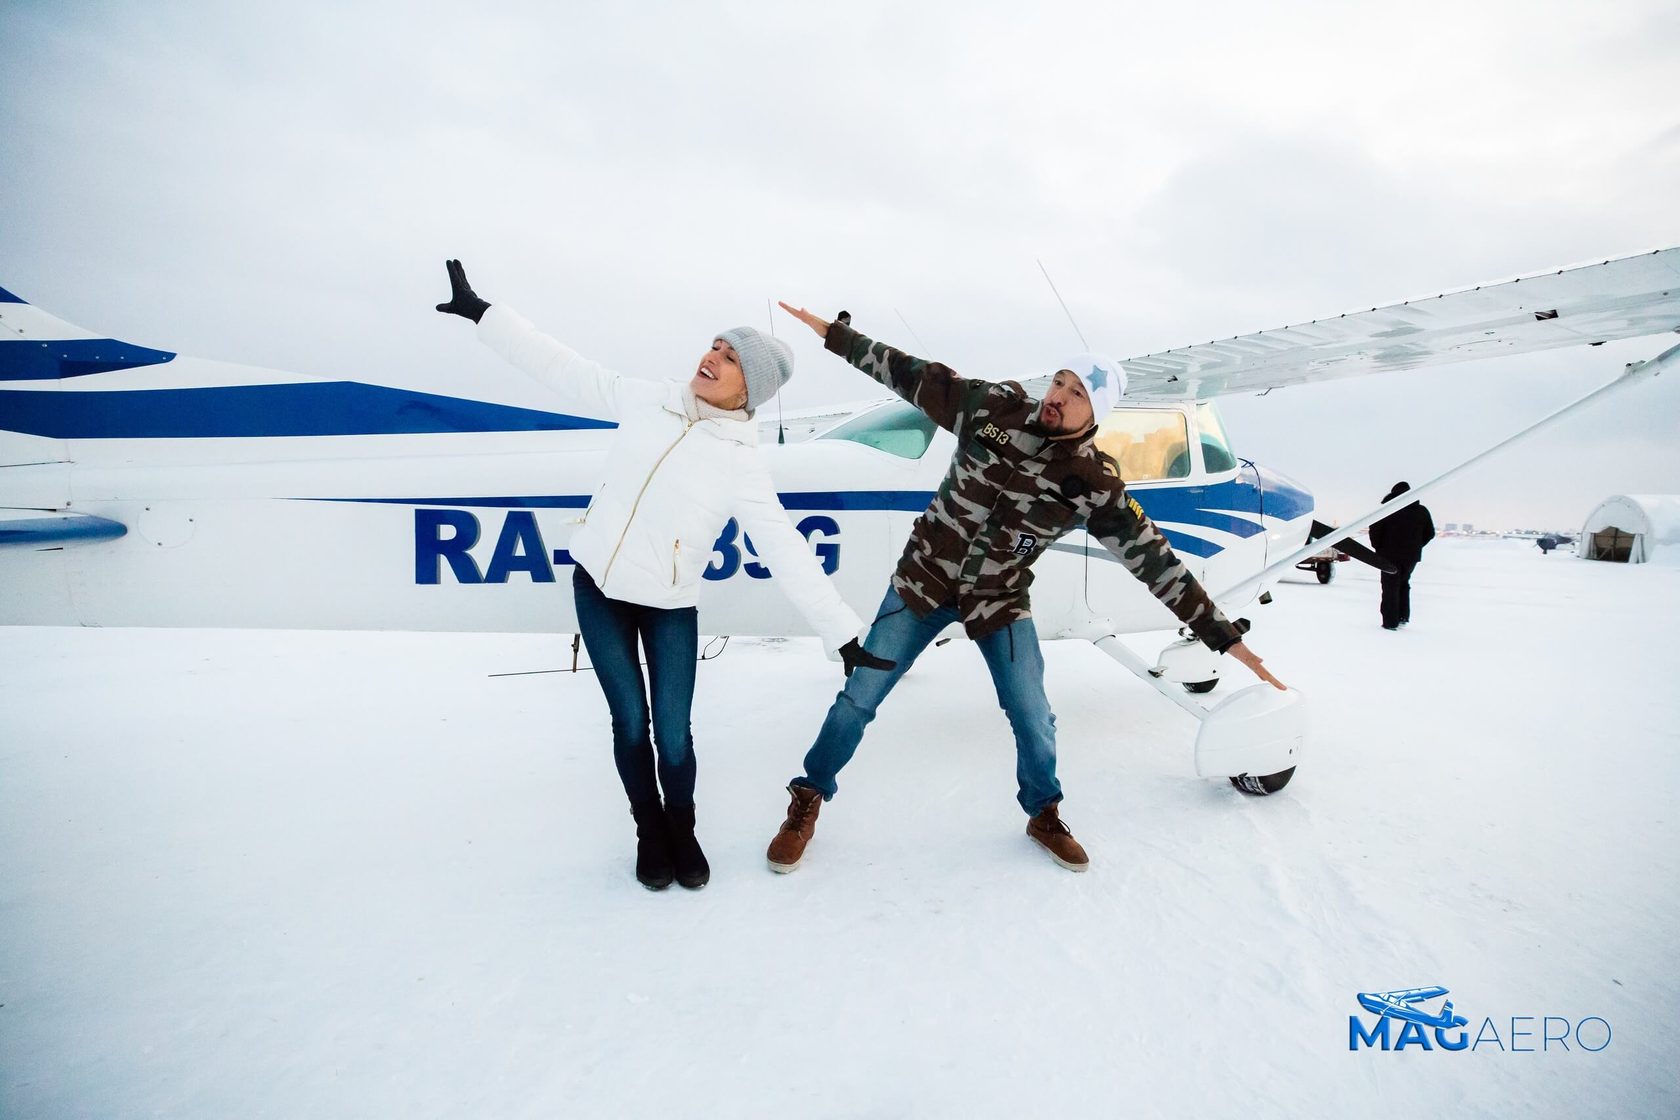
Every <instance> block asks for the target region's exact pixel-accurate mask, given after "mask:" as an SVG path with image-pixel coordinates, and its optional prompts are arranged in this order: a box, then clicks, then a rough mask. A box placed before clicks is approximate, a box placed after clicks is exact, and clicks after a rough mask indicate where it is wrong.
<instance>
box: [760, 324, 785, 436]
mask: <svg viewBox="0 0 1680 1120" xmlns="http://www.w3.org/2000/svg"><path fill="white" fill-rule="evenodd" d="M764 314H765V315H767V316H768V317H769V319H770V337H771V338H775V337H776V311H775V308H774V307H772V306H771V304H770V301H769V300H768V299H766V300H765V301H764ZM776 442H777V443H786V442H787V429H786V428H784V427H782V395H781V394H780V393H777V394H776Z"/></svg>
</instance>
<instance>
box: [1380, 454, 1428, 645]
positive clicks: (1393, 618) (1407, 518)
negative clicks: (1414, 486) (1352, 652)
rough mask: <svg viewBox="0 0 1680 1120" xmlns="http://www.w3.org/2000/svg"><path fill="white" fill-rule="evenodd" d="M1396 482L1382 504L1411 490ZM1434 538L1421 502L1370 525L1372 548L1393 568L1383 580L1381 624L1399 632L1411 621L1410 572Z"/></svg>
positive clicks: (1405, 485) (1401, 508)
mask: <svg viewBox="0 0 1680 1120" xmlns="http://www.w3.org/2000/svg"><path fill="white" fill-rule="evenodd" d="M1410 489H1411V486H1410V485H1409V484H1408V483H1404V482H1396V483H1395V484H1394V489H1392V490H1390V491H1389V492H1388V497H1386V498H1384V499H1383V501H1384V502H1388V501H1392V500H1393V499H1394V498H1395V497H1396V496H1397V495H1400V494H1404V493H1405V492H1406V491H1408V490H1410ZM1434 539H1435V522H1434V521H1433V520H1432V519H1431V518H1430V516H1429V511H1428V510H1427V509H1425V508H1424V507H1423V506H1422V505H1421V504H1420V503H1418V502H1413V503H1412V504H1411V505H1409V506H1401V507H1400V508H1399V509H1397V510H1395V511H1394V512H1393V513H1391V514H1389V515H1388V516H1387V517H1385V518H1383V519H1382V520H1381V521H1378V522H1376V523H1375V524H1373V525H1372V526H1371V549H1372V551H1374V552H1375V553H1376V554H1377V555H1378V556H1381V557H1382V558H1383V559H1384V560H1387V561H1389V562H1390V563H1392V564H1393V565H1394V573H1393V574H1392V575H1390V574H1389V573H1387V572H1384V573H1383V577H1382V625H1383V629H1384V630H1398V629H1400V627H1402V626H1404V625H1406V623H1408V622H1410V621H1411V620H1412V569H1413V568H1415V567H1417V566H1418V561H1419V560H1421V559H1423V546H1424V545H1426V544H1428V543H1429V542H1430V541H1432V540H1434Z"/></svg>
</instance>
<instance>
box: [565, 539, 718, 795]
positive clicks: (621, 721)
mask: <svg viewBox="0 0 1680 1120" xmlns="http://www.w3.org/2000/svg"><path fill="white" fill-rule="evenodd" d="M572 596H573V599H574V600H575V601H576V603H577V617H578V630H579V632H580V633H582V635H583V644H584V647H585V648H586V649H588V650H589V659H590V660H591V661H593V662H594V663H595V679H596V680H598V681H600V682H601V691H602V692H604V693H605V694H606V697H607V708H608V710H609V711H611V713H612V732H613V761H614V762H616V763H617V764H618V776H619V779H620V780H621V781H622V782H623V783H624V792H625V794H627V795H628V796H629V798H630V804H632V805H645V804H648V803H650V802H651V803H653V804H658V802H659V791H660V789H661V788H663V789H664V790H665V804H666V805H668V806H672V807H676V808H681V807H686V806H689V805H692V804H694V772H695V763H694V736H693V734H692V732H691V731H690V727H689V711H690V709H691V708H692V707H693V705H694V666H695V660H696V658H697V656H698V654H699V645H700V637H699V629H700V612H699V611H698V609H696V608H694V607H679V608H677V609H674V610H661V609H660V608H658V607H644V606H641V605H639V604H637V603H626V602H624V601H623V600H621V599H609V598H607V597H606V596H605V595H603V594H602V593H601V589H600V588H599V587H597V586H595V581H594V580H593V579H591V578H590V576H589V573H588V572H586V571H584V570H583V565H581V564H579V565H578V567H577V571H576V572H575V573H574V574H573V576H572ZM638 638H640V639H641V645H642V649H644V650H645V651H647V670H648V673H647V675H648V679H647V684H648V685H651V686H652V692H653V724H652V731H653V734H652V737H651V738H650V737H649V734H648V730H649V726H648V691H649V690H648V688H647V687H645V686H644V684H643V681H642V666H641V658H640V657H638V656H637V652H636V641H637V639H638ZM655 742H657V743H658V744H659V755H658V763H657V769H658V780H657V782H656V781H655V777H654V774H655V760H654V750H653V744H654V743H655Z"/></svg>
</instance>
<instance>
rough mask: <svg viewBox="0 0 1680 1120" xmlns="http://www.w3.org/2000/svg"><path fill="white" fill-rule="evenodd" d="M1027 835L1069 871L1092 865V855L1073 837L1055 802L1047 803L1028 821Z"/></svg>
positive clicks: (1082, 869)
mask: <svg viewBox="0 0 1680 1120" xmlns="http://www.w3.org/2000/svg"><path fill="white" fill-rule="evenodd" d="M1027 835H1028V836H1031V837H1032V838H1033V839H1034V840H1035V841H1037V842H1038V846H1039V847H1041V848H1043V849H1044V850H1045V851H1047V852H1049V853H1050V858H1051V859H1053V860H1055V861H1056V862H1057V863H1059V864H1061V865H1062V866H1063V867H1065V868H1067V869H1068V870H1069V871H1084V870H1086V869H1087V868H1089V867H1090V866H1091V857H1090V856H1088V855H1086V854H1085V849H1084V848H1081V847H1080V846H1079V841H1077V840H1075V839H1074V838H1073V833H1071V832H1069V831H1068V826H1067V825H1065V824H1063V823H1062V818H1061V815H1060V814H1059V813H1058V812H1057V811H1056V805H1055V804H1050V805H1046V806H1045V807H1044V808H1042V809H1040V810H1039V811H1038V816H1036V817H1034V818H1033V819H1032V820H1030V821H1028V822H1027Z"/></svg>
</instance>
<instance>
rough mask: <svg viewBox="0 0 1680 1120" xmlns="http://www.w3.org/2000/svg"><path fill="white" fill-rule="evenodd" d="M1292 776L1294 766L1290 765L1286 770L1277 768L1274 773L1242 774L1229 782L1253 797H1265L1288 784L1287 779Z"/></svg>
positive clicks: (1293, 774)
mask: <svg viewBox="0 0 1680 1120" xmlns="http://www.w3.org/2000/svg"><path fill="white" fill-rule="evenodd" d="M1294 776H1295V767H1293V766H1291V767H1290V768H1289V769H1287V770H1279V771H1278V772H1277V773H1276V774H1243V775H1241V776H1240V777H1236V778H1232V779H1231V784H1232V785H1234V786H1236V787H1237V788H1238V789H1240V790H1242V791H1243V792H1244V793H1247V794H1251V795H1253V796H1255V797H1265V796H1266V795H1267V794H1272V793H1276V792H1277V791H1278V790H1280V789H1282V788H1283V787H1284V786H1286V785H1288V784H1289V779H1290V778H1293V777H1294Z"/></svg>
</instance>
